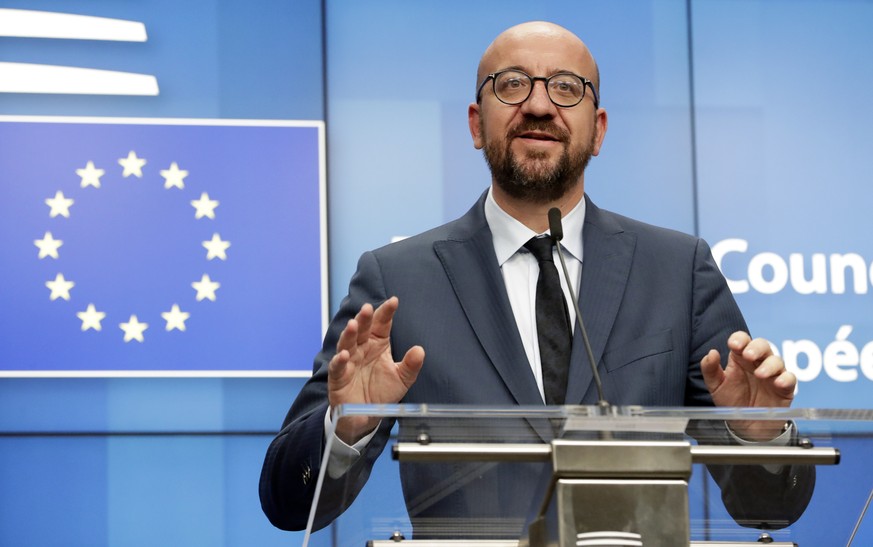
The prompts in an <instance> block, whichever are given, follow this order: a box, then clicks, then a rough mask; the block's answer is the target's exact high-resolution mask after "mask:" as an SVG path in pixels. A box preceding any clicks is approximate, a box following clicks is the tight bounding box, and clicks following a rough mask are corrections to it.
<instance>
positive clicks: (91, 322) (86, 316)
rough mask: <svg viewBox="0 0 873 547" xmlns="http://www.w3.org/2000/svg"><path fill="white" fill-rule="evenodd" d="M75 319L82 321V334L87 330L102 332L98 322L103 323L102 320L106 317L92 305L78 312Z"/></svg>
mask: <svg viewBox="0 0 873 547" xmlns="http://www.w3.org/2000/svg"><path fill="white" fill-rule="evenodd" d="M76 317H78V318H79V319H81V320H82V332H84V331H86V330H88V329H94V330H98V331H99V330H102V327H101V325H100V321H103V318H105V317H106V313H104V312H102V311H97V308H95V307H94V304H88V309H86V310H85V311H80V312H78V313H77V314H76Z"/></svg>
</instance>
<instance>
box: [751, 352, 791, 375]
mask: <svg viewBox="0 0 873 547" xmlns="http://www.w3.org/2000/svg"><path fill="white" fill-rule="evenodd" d="M783 372H785V362H784V361H783V360H782V358H781V357H779V356H777V355H773V354H770V355H769V356H767V357H766V358H765V359H764V360H763V361H761V363H760V364H759V365H758V368H756V369H755V377H756V378H760V379H762V380H763V379H766V378H773V377H776V376H779V375H780V374H782V373H783Z"/></svg>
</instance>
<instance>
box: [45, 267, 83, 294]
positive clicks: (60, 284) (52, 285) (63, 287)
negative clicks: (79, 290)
mask: <svg viewBox="0 0 873 547" xmlns="http://www.w3.org/2000/svg"><path fill="white" fill-rule="evenodd" d="M45 286H46V287H48V288H49V289H51V291H52V293H51V294H50V295H49V300H52V301H54V300H57V299H58V298H63V299H64V300H69V299H70V289H72V288H73V287H75V286H76V284H75V283H73V282H72V281H67V280H66V279H64V274H62V273H59V274H58V275H56V276H55V279H54V281H46V282H45Z"/></svg>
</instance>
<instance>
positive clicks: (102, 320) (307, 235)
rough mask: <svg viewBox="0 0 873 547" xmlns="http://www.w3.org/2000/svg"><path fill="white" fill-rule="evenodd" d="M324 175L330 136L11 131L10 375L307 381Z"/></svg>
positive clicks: (319, 316) (259, 129)
mask: <svg viewBox="0 0 873 547" xmlns="http://www.w3.org/2000/svg"><path fill="white" fill-rule="evenodd" d="M323 165H324V155H323V124H322V123H321V122H299V123H295V122H279V121H276V122H268V121H264V122H258V121H229V120H170V119H109V118H92V119H75V118H67V119H64V118H53V119H51V118H0V287H2V288H0V310H2V313H0V376H4V375H7V376H8V375H13V374H14V375H29V374H43V375H53V374H62V375H67V374H77V372H76V371H99V373H100V374H102V373H105V374H106V375H114V374H130V373H131V372H130V371H148V373H153V372H154V371H158V372H159V373H163V372H166V373H168V374H171V373H172V372H170V371H183V373H191V372H193V373H194V374H213V373H215V374H231V372H230V371H247V372H245V373H249V372H252V371H272V373H276V374H281V375H306V374H308V371H309V370H310V367H311V360H312V355H313V354H314V353H315V352H316V351H317V349H318V347H319V345H320V339H321V335H322V329H323V324H324V321H325V318H326V312H327V310H326V299H325V297H324V294H325V286H324V284H325V279H326V270H325V268H326V267H325V263H326V259H325V250H324V242H325V239H324V237H323V210H324V204H323V203H322V200H323V196H324V181H323V174H324V168H323ZM210 371H218V372H210ZM295 371H297V372H295Z"/></svg>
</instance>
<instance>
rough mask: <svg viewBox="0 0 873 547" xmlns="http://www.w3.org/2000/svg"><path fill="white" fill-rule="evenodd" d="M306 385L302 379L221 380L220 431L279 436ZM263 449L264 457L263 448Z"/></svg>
mask: <svg viewBox="0 0 873 547" xmlns="http://www.w3.org/2000/svg"><path fill="white" fill-rule="evenodd" d="M305 381H306V380H305V379H304V378H225V379H223V380H221V389H222V397H223V400H222V424H223V430H224V431H269V432H278V431H279V429H280V427H281V426H282V420H283V419H284V418H285V413H286V412H288V409H289V408H291V403H292V402H294V398H295V397H297V393H298V392H299V391H300V388H302V387H303V384H304V382H305ZM263 449H264V454H265V453H266V451H267V447H266V445H264V447H263ZM264 454H261V457H263V456H264Z"/></svg>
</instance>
